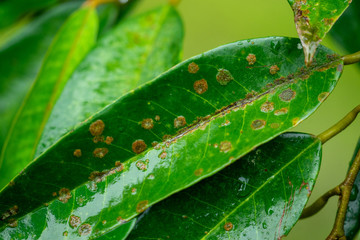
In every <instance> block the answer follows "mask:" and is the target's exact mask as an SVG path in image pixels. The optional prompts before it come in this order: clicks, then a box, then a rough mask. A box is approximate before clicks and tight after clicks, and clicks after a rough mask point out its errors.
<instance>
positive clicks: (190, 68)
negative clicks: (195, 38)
mask: <svg viewBox="0 0 360 240" xmlns="http://www.w3.org/2000/svg"><path fill="white" fill-rule="evenodd" d="M199 69H200V68H199V65H197V64H196V63H194V62H192V63H190V64H189V65H188V71H189V73H193V74H195V73H197V72H198V71H199Z"/></svg>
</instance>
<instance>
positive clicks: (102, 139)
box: [93, 136, 104, 143]
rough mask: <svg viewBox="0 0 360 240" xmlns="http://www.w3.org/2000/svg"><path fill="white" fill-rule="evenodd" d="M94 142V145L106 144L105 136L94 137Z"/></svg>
mask: <svg viewBox="0 0 360 240" xmlns="http://www.w3.org/2000/svg"><path fill="white" fill-rule="evenodd" d="M93 142H94V143H98V142H104V136H95V137H93Z"/></svg>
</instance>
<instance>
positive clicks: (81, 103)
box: [36, 7, 183, 155]
mask: <svg viewBox="0 0 360 240" xmlns="http://www.w3.org/2000/svg"><path fill="white" fill-rule="evenodd" d="M182 40H183V26H182V22H181V19H180V17H179V15H178V13H177V12H176V11H175V9H173V8H171V7H163V8H160V9H157V10H154V11H151V12H148V13H145V14H142V15H141V16H138V17H133V18H129V19H126V20H124V21H121V22H120V24H119V25H118V26H116V27H115V28H114V29H113V30H112V31H110V32H109V33H108V34H107V35H106V36H104V37H103V38H102V39H101V40H99V42H98V43H97V45H96V47H95V48H94V49H93V50H92V51H91V52H90V53H89V54H88V55H87V57H86V58H85V59H84V61H83V62H82V63H81V64H80V65H79V67H78V68H77V69H76V70H75V72H74V74H73V75H72V77H71V78H70V79H69V81H68V83H67V85H66V86H65V88H64V91H63V93H62V94H61V96H60V98H59V100H58V102H57V103H56V105H55V107H54V109H53V112H52V113H51V115H50V118H49V121H48V123H47V125H46V127H45V130H44V134H43V136H42V139H41V141H40V144H39V146H38V151H37V154H36V155H38V154H39V153H41V152H43V151H44V150H45V149H46V148H48V147H49V146H51V145H52V144H53V143H54V142H56V140H58V139H59V138H60V137H61V136H62V135H64V134H65V133H66V132H67V131H68V130H71V129H73V128H74V126H75V125H76V124H78V123H79V122H81V121H83V120H85V119H86V118H88V117H90V116H91V115H92V114H94V113H96V112H98V111H99V110H101V109H102V108H103V107H105V106H106V105H108V104H110V103H112V102H113V101H115V100H116V99H117V98H118V97H119V96H121V95H123V94H124V93H126V92H128V91H130V90H132V89H134V88H135V87H137V86H139V85H141V84H143V83H145V82H147V81H149V80H151V79H153V78H154V77H156V76H157V75H159V74H160V73H162V72H164V71H165V70H166V69H168V68H170V67H172V66H174V65H175V64H177V63H178V62H179V61H180V52H181V48H182ZM64 112H66V114H64Z"/></svg>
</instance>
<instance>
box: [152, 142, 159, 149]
mask: <svg viewBox="0 0 360 240" xmlns="http://www.w3.org/2000/svg"><path fill="white" fill-rule="evenodd" d="M158 144H159V143H158V142H157V141H153V142H152V143H151V146H153V147H154V148H155V147H156V146H157V145H158Z"/></svg>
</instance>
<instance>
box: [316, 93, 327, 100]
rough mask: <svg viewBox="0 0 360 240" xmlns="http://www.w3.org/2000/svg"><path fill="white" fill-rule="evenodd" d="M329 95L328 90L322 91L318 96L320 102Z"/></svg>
mask: <svg viewBox="0 0 360 240" xmlns="http://www.w3.org/2000/svg"><path fill="white" fill-rule="evenodd" d="M328 96H329V93H328V92H323V93H320V94H319V96H318V100H319V102H323V101H324V100H325V99H326V98H327V97H328Z"/></svg>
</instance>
